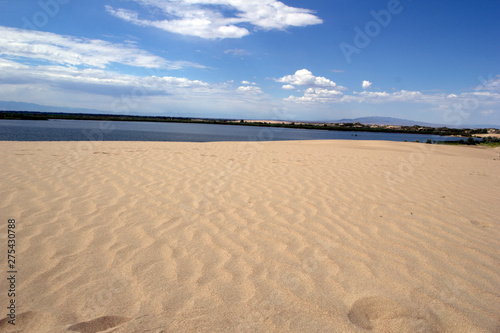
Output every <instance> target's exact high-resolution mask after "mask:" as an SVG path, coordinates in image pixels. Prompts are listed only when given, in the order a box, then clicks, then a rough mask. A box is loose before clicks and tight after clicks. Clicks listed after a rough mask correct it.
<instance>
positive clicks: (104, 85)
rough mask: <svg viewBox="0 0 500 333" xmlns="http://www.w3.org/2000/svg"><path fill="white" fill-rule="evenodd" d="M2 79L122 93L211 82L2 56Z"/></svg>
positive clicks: (168, 90)
mask: <svg viewBox="0 0 500 333" xmlns="http://www.w3.org/2000/svg"><path fill="white" fill-rule="evenodd" d="M0 80H1V82H2V83H4V84H8V83H11V84H12V83H13V84H24V83H43V84H48V85H50V86H53V87H59V88H63V89H69V90H77V91H79V90H81V91H87V92H92V93H95V94H105V95H106V94H109V95H119V94H120V93H131V92H133V91H140V92H141V94H145V95H158V94H159V95H169V94H171V93H172V92H174V91H175V92H176V93H182V92H181V91H179V89H185V88H190V89H194V88H204V89H208V88H209V87H210V85H209V84H208V83H206V82H203V81H199V80H189V79H187V78H183V77H173V76H163V77H158V76H144V77H141V76H133V75H126V74H119V73H115V72H111V71H107V70H102V69H97V68H86V69H81V68H76V67H74V66H70V67H67V66H53V65H38V66H34V65H26V64H21V63H18V62H15V61H11V60H6V59H2V58H0Z"/></svg>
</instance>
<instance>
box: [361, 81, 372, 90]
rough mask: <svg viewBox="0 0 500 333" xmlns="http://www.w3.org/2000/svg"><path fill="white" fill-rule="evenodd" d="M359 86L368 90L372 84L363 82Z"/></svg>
mask: <svg viewBox="0 0 500 333" xmlns="http://www.w3.org/2000/svg"><path fill="white" fill-rule="evenodd" d="M361 86H362V87H363V89H370V88H371V87H372V83H371V82H370V81H366V80H364V81H363V83H362V84H361Z"/></svg>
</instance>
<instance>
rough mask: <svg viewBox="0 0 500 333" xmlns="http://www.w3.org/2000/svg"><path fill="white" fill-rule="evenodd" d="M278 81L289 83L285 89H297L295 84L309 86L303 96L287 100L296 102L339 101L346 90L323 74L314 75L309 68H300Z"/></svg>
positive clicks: (283, 87)
mask: <svg viewBox="0 0 500 333" xmlns="http://www.w3.org/2000/svg"><path fill="white" fill-rule="evenodd" d="M276 81H277V82H281V83H287V84H285V85H283V86H282V87H281V88H282V89H285V90H292V89H295V86H299V87H308V89H306V91H305V92H304V95H303V96H302V97H296V96H290V97H288V98H286V99H285V100H286V101H289V102H295V103H330V102H334V101H338V100H339V99H340V98H342V96H343V94H342V92H341V91H343V90H346V88H345V87H342V86H337V84H336V83H335V82H333V81H332V80H330V79H327V78H325V77H322V76H314V75H313V73H312V72H311V71H309V70H307V69H300V70H298V71H296V72H295V74H292V75H286V76H283V77H281V78H279V79H276Z"/></svg>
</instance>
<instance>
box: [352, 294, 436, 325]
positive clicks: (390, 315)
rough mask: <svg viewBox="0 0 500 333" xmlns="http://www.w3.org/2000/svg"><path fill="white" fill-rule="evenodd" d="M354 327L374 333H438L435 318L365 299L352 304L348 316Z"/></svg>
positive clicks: (377, 299) (381, 300)
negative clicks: (373, 332)
mask: <svg viewBox="0 0 500 333" xmlns="http://www.w3.org/2000/svg"><path fill="white" fill-rule="evenodd" d="M348 317H349V320H350V321H351V323H353V324H354V325H356V326H358V327H360V328H364V329H366V330H374V331H376V332H387V333H389V332H398V333H401V332H440V331H441V330H440V325H439V320H438V319H437V317H435V316H433V315H430V314H427V315H423V314H422V313H420V312H419V311H417V310H416V309H414V310H411V309H409V308H407V307H405V306H403V305H401V304H399V303H397V302H395V301H392V300H390V299H387V298H382V297H376V296H372V297H365V298H362V299H360V300H357V301H356V302H354V304H353V305H352V307H351V310H350V311H349V314H348Z"/></svg>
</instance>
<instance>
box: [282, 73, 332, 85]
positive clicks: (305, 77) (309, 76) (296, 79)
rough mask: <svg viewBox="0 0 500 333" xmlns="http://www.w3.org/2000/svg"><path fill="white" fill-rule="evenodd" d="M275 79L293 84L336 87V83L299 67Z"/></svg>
mask: <svg viewBox="0 0 500 333" xmlns="http://www.w3.org/2000/svg"><path fill="white" fill-rule="evenodd" d="M276 81H278V82H281V83H288V84H291V85H295V86H307V87H324V88H336V87H337V84H336V83H335V82H333V81H331V80H329V79H327V78H325V77H322V76H314V75H313V73H312V72H311V71H309V70H307V69H299V70H298V71H296V72H295V74H292V75H286V76H283V77H282V78H279V79H277V80H276Z"/></svg>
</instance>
